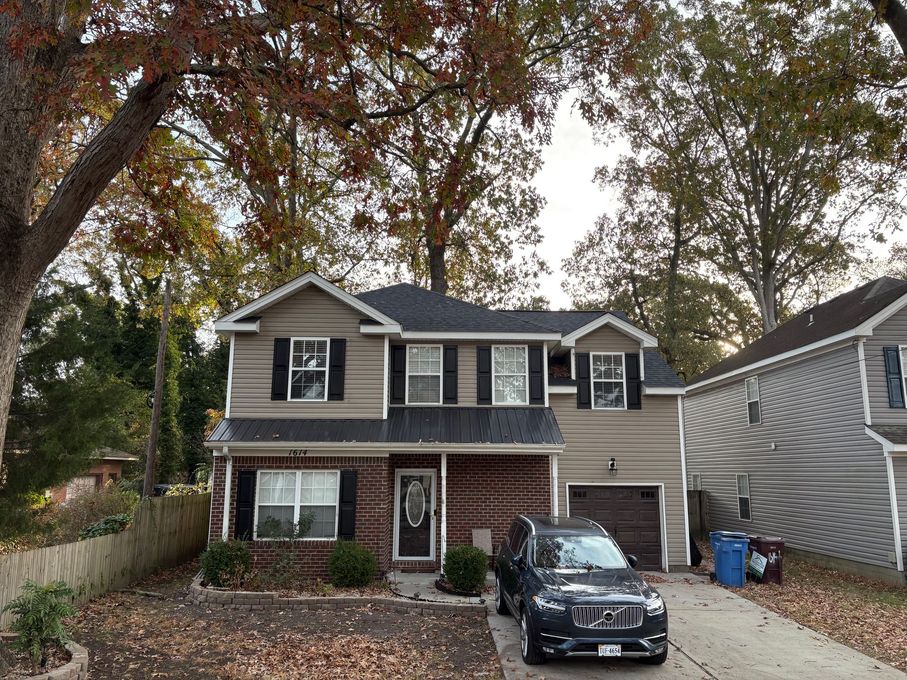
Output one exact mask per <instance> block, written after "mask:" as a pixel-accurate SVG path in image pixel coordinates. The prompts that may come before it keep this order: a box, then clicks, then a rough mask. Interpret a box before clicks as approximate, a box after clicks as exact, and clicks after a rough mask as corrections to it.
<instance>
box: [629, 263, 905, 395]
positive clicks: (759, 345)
mask: <svg viewBox="0 0 907 680" xmlns="http://www.w3.org/2000/svg"><path fill="white" fill-rule="evenodd" d="M904 294H907V281H903V280H901V279H895V278H892V277H890V276H883V277H881V278H879V279H876V280H875V281H870V282H869V283H865V284H863V285H862V286H860V287H859V288H854V289H853V290H851V291H848V292H847V293H842V294H841V295H838V296H837V297H834V298H832V299H831V300H828V301H827V302H823V303H822V304H820V305H816V306H815V307H812V308H811V309H808V310H806V311H805V312H803V313H802V314H800V315H799V316H796V317H794V318H793V319H791V320H790V321H788V322H787V323H785V324H782V325H780V326H778V327H777V328H776V329H775V330H773V331H772V332H771V333H767V334H765V335H763V336H762V337H761V338H759V339H758V340H756V341H755V342H753V343H751V344H749V345H747V346H746V347H744V348H743V349H741V350H740V351H739V352H737V353H736V354H734V355H732V356H729V357H728V358H727V359H724V360H723V361H719V362H718V363H717V364H715V365H714V366H712V367H711V368H709V369H708V370H706V371H704V372H702V373H700V374H699V375H698V376H696V377H695V378H694V379H693V380H691V381H690V385H695V384H696V383H699V382H702V381H703V380H708V379H709V378H714V377H716V376H720V375H723V374H725V373H729V372H731V371H735V370H737V369H740V368H745V367H746V366H749V365H750V364H753V363H756V362H757V361H762V360H763V359H768V358H770V357H773V356H775V355H777V354H783V353H784V352H789V351H791V350H794V349H797V348H799V347H805V346H806V345H810V344H812V343H814V342H818V341H819V340H824V339H825V338H830V337H832V336H834V335H837V334H838V333H843V332H845V331H849V330H851V329H853V328H856V327H857V326H859V325H860V324H861V323H863V322H864V321H866V320H867V319H869V318H870V317H872V316H874V315H875V314H877V313H879V312H880V311H882V310H883V309H885V308H886V307H887V306H888V305H890V304H891V303H893V302H894V301H895V300H897V299H898V298H900V297H901V296H902V295H904ZM810 316H811V317H812V321H810ZM647 370H648V367H647Z"/></svg>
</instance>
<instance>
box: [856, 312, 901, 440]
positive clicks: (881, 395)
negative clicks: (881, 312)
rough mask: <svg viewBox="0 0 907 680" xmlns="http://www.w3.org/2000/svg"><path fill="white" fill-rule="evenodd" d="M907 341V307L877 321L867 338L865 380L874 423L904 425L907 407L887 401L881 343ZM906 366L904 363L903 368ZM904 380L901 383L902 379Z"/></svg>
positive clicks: (898, 343) (883, 344)
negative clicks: (900, 406)
mask: <svg viewBox="0 0 907 680" xmlns="http://www.w3.org/2000/svg"><path fill="white" fill-rule="evenodd" d="M897 345H907V309H902V310H901V311H899V312H897V313H895V314H894V315H892V317H891V318H890V319H888V320H887V321H885V322H884V323H880V324H879V325H878V326H876V327H875V328H874V329H873V331H872V336H871V337H868V338H866V342H865V346H864V348H863V349H864V353H865V356H866V381H867V383H868V386H869V410H870V413H871V415H872V422H873V423H875V424H876V425H907V409H904V408H891V407H890V406H889V405H888V385H887V383H886V380H885V355H884V353H883V350H882V348H883V347H894V346H897ZM904 369H907V366H903V367H902V370H904ZM902 384H903V383H902Z"/></svg>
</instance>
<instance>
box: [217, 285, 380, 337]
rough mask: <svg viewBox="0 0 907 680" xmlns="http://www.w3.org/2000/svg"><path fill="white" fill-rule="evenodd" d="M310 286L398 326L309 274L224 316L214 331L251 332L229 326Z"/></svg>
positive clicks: (345, 293) (370, 315) (368, 306)
mask: <svg viewBox="0 0 907 680" xmlns="http://www.w3.org/2000/svg"><path fill="white" fill-rule="evenodd" d="M308 286H317V287H318V288H320V289H321V290H323V291H324V292H325V293H327V294H328V295H332V296H334V297H335V298H337V299H338V300H340V301H341V302H344V303H346V304H348V305H349V306H350V307H352V308H353V309H355V310H357V311H360V312H362V313H363V314H365V315H366V316H369V317H371V318H372V319H374V320H375V321H377V322H378V323H381V324H388V325H396V322H395V321H394V320H393V319H391V318H390V317H389V316H386V315H385V314H382V313H381V312H379V311H378V310H377V309H375V308H374V307H372V306H370V305H367V304H365V303H364V302H362V300H360V299H359V298H357V297H355V296H354V295H351V294H350V293H347V292H346V291H345V290H343V289H342V288H340V287H339V286H335V285H334V284H333V283H331V282H330V281H328V280H327V279H325V278H323V277H321V276H319V275H318V274H316V273H315V272H308V273H307V274H303V275H302V276H300V277H297V278H295V279H293V280H292V281H290V282H289V283H285V284H284V285H282V286H280V287H279V288H275V289H274V290H272V291H271V292H270V293H265V294H264V295H262V296H261V297H260V298H258V299H257V300H253V301H252V302H250V303H249V304H247V305H243V306H242V307H240V308H239V309H236V310H234V311H232V312H230V313H229V314H227V315H226V316H222V317H221V318H220V319H218V320H217V321H215V322H214V330H215V331H219V332H223V331H227V330H251V329H249V328H235V327H234V328H230V327H229V324H235V322H237V321H240V320H241V319H243V318H244V317H247V316H252V315H254V314H255V313H256V312H260V311H261V310H263V309H266V308H268V307H270V306H271V305H274V304H277V303H278V302H280V301H281V300H285V299H286V298H288V297H290V296H291V295H293V293H295V292H297V291H299V290H302V289H303V288H306V287H308ZM257 331H258V324H257V322H256V326H255V332H257Z"/></svg>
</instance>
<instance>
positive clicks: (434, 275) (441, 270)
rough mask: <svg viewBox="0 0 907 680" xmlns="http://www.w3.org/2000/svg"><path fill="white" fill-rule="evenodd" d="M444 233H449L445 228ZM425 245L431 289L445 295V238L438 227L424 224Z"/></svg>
mask: <svg viewBox="0 0 907 680" xmlns="http://www.w3.org/2000/svg"><path fill="white" fill-rule="evenodd" d="M445 233H450V232H449V231H447V230H445ZM425 247H426V251H427V253H428V275H429V278H430V280H431V289H432V290H433V291H435V292H436V293H441V294H442V295H447V238H446V237H445V236H444V235H443V234H439V233H438V227H437V226H436V225H435V226H433V225H431V223H429V224H427V225H426V226H425Z"/></svg>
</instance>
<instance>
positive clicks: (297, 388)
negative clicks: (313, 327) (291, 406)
mask: <svg viewBox="0 0 907 680" xmlns="http://www.w3.org/2000/svg"><path fill="white" fill-rule="evenodd" d="M290 358H291V361H290V400H295V401H324V400H325V399H326V398H327V393H328V339H327V338H293V340H292V346H291V348H290Z"/></svg>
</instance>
